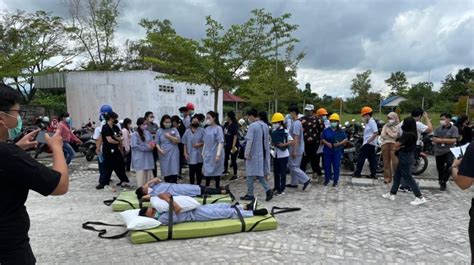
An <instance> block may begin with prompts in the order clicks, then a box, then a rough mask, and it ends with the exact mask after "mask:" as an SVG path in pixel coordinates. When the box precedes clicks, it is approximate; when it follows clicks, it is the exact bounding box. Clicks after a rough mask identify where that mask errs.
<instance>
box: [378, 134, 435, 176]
mask: <svg viewBox="0 0 474 265" xmlns="http://www.w3.org/2000/svg"><path fill="white" fill-rule="evenodd" d="M378 143H379V141H378ZM376 159H377V173H383V171H384V169H383V158H382V148H381V146H380V144H377V151H376ZM427 168H428V156H427V155H426V153H424V152H423V147H422V146H421V145H417V146H416V151H415V160H414V163H413V166H412V169H411V173H412V174H413V175H415V176H418V175H421V174H422V173H423V172H425V171H426V169H427Z"/></svg>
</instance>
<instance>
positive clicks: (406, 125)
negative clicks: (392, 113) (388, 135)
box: [402, 116, 418, 137]
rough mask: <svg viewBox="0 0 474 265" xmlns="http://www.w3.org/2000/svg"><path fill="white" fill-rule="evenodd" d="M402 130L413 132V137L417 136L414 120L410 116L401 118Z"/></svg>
mask: <svg viewBox="0 0 474 265" xmlns="http://www.w3.org/2000/svg"><path fill="white" fill-rule="evenodd" d="M402 130H403V133H408V134H413V135H414V136H415V137H418V132H417V130H416V121H415V119H414V118H413V117H411V116H408V117H406V118H405V119H404V120H403V125H402Z"/></svg>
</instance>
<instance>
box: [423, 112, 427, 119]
mask: <svg viewBox="0 0 474 265" xmlns="http://www.w3.org/2000/svg"><path fill="white" fill-rule="evenodd" d="M423 118H425V119H428V113H427V112H426V111H425V112H423Z"/></svg>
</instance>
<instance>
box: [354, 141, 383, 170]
mask: <svg viewBox="0 0 474 265" xmlns="http://www.w3.org/2000/svg"><path fill="white" fill-rule="evenodd" d="M365 159H369V165H370V176H371V177H375V175H376V174H377V158H376V157H375V145H371V144H364V145H363V146H362V147H361V148H360V152H359V157H358V158H357V168H356V171H355V172H354V175H355V176H360V173H361V172H362V167H364V163H365Z"/></svg>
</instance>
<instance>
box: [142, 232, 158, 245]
mask: <svg viewBox="0 0 474 265" xmlns="http://www.w3.org/2000/svg"><path fill="white" fill-rule="evenodd" d="M140 232H144V233H147V234H148V235H149V236H151V237H153V239H155V240H156V241H157V242H158V241H161V239H159V238H158V237H157V236H155V235H154V234H153V233H152V232H150V231H147V230H141V231H140Z"/></svg>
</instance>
